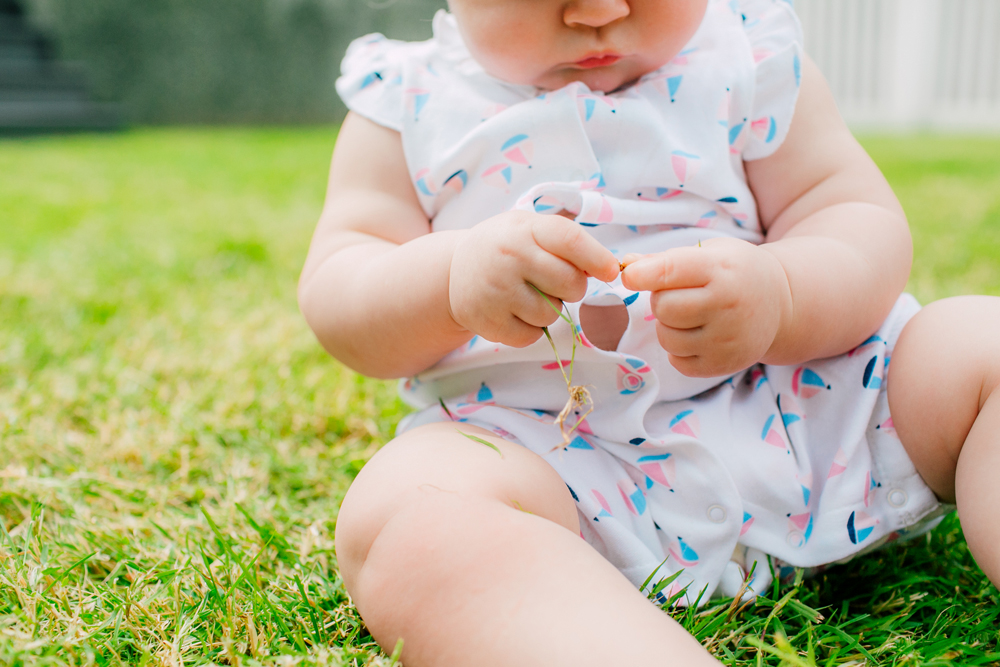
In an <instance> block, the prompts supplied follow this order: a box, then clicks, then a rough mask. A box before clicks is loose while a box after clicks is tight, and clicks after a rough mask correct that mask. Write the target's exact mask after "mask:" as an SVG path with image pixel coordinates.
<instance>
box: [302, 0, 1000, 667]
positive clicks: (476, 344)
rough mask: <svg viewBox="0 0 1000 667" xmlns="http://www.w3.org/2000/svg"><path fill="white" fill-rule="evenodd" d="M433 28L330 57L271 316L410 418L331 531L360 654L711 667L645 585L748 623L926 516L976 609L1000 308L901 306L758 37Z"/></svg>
mask: <svg viewBox="0 0 1000 667" xmlns="http://www.w3.org/2000/svg"><path fill="white" fill-rule="evenodd" d="M450 9H451V13H450V14H449V13H444V12H442V13H439V14H438V16H437V17H435V20H434V38H433V39H431V40H430V41H428V42H424V43H415V44H408V43H400V42H393V41H390V40H386V39H384V38H382V37H381V36H378V35H375V36H369V37H365V38H362V39H360V40H357V41H356V42H355V43H354V44H353V45H352V47H351V49H350V51H349V53H348V56H347V58H346V60H345V62H344V76H343V77H342V78H341V79H340V80H339V81H338V90H339V92H340V94H341V96H342V97H343V98H344V100H345V101H346V103H347V105H348V106H349V107H350V109H351V111H352V113H351V114H350V115H349V116H348V118H347V119H346V121H345V122H344V125H343V128H342V129H341V132H340V136H339V139H338V141H337V147H336V151H335V153H334V157H333V163H332V167H331V170H330V180H329V190H328V194H327V200H326V205H325V207H324V211H323V214H322V217H321V219H320V222H319V226H318V228H317V230H316V234H315V237H314V239H313V243H312V247H311V249H310V252H309V257H308V259H307V261H306V265H305V268H304V270H303V274H302V279H301V283H300V290H299V300H300V303H301V306H302V311H303V313H304V314H305V316H306V319H307V320H308V322H309V324H310V326H311V327H312V329H313V330H314V331H315V333H316V335H317V337H318V338H319V340H320V342H321V343H322V344H323V346H324V347H325V348H326V349H327V350H328V351H329V352H330V353H331V354H332V355H334V356H335V357H336V358H338V359H340V360H341V361H343V362H344V363H345V364H347V365H348V366H350V367H352V368H354V369H356V370H358V371H359V372H361V373H364V374H366V375H370V376H373V377H381V378H400V377H409V379H408V380H407V381H406V382H405V383H404V385H403V393H404V398H406V399H407V400H408V401H409V402H411V403H412V404H413V405H414V406H415V407H416V408H417V411H416V412H415V413H414V414H413V415H411V416H410V417H408V418H407V419H406V420H405V422H404V423H403V424H401V426H400V429H399V433H398V436H397V437H396V438H395V439H394V440H393V441H392V442H390V443H389V444H388V445H386V446H385V447H384V448H383V449H382V450H381V451H379V452H378V453H377V454H376V455H375V456H374V457H373V458H372V460H371V462H370V463H369V464H368V465H367V466H365V468H364V469H363V470H362V471H361V473H360V474H359V475H358V477H357V480H356V481H355V483H354V484H353V486H352V487H351V489H350V491H349V492H348V494H347V497H346V498H345V500H344V503H343V507H342V509H341V512H340V515H339V517H338V521H337V536H336V540H337V542H336V546H337V555H338V560H339V564H340V568H341V572H342V576H343V578H344V583H345V585H346V587H347V589H348V590H349V591H350V593H351V595H352V596H353V598H354V601H355V602H356V604H357V607H358V609H359V611H360V612H361V615H362V616H363V617H364V619H365V622H366V623H367V625H368V628H369V629H370V630H371V632H372V634H373V636H374V637H375V638H376V640H378V642H379V643H380V644H381V645H382V646H383V647H385V648H386V649H388V650H390V651H391V650H392V648H393V647H394V646H395V645H396V643H397V641H398V640H399V639H403V640H404V649H403V660H404V661H405V663H406V664H407V665H408V666H410V667H418V666H421V665H446V666H454V665H464V664H475V665H482V666H487V665H517V666H524V665H625V664H650V665H653V664H656V665H660V664H664V665H674V664H676V665H710V664H717V663H716V662H715V661H714V659H713V658H712V657H711V656H710V655H709V654H708V653H707V652H706V651H705V650H704V649H702V647H701V646H700V645H699V644H698V643H697V642H696V641H694V640H693V639H692V638H691V637H689V636H688V635H686V634H685V633H684V632H683V630H682V629H681V628H680V627H679V626H678V625H677V624H676V623H674V622H673V621H672V620H671V619H670V617H669V616H668V615H666V614H664V613H663V612H662V611H661V610H660V609H658V608H657V607H656V606H655V605H652V604H650V603H649V602H648V601H647V599H646V594H645V593H644V592H641V591H640V590H639V589H640V587H641V586H642V584H643V582H645V581H646V580H647V578H649V577H650V575H651V574H653V573H654V571H655V572H656V574H655V575H654V581H655V580H660V579H661V578H662V577H667V576H669V575H673V574H677V575H678V576H677V578H676V579H674V580H673V582H672V584H671V585H670V586H669V587H666V588H665V589H664V590H662V591H661V592H660V597H659V599H660V601H661V602H668V601H673V600H678V601H680V602H681V603H686V604H693V603H696V602H697V601H698V600H699V598H700V599H701V600H705V599H707V598H708V597H709V596H711V595H713V594H717V595H729V596H737V595H743V596H752V595H753V594H754V593H755V591H760V590H763V589H764V588H765V587H766V586H767V585H768V583H769V582H770V581H771V577H772V576H773V575H774V574H775V573H776V574H778V575H779V576H780V575H781V574H782V569H783V568H785V567H807V568H815V567H821V566H824V565H828V564H831V563H835V562H840V561H844V560H847V559H850V558H852V557H854V556H856V555H858V554H860V553H862V552H864V551H868V550H871V549H874V548H877V547H879V546H881V545H883V544H885V543H887V542H889V541H892V540H894V539H899V538H902V537H906V536H912V535H914V534H919V533H920V532H924V531H927V530H929V529H930V528H932V527H933V526H934V525H935V524H936V522H937V521H939V520H940V517H941V516H942V515H943V514H944V513H945V512H947V511H949V510H950V509H951V508H950V505H951V504H953V503H954V504H957V506H958V511H959V513H960V515H961V518H962V524H963V527H964V529H965V533H966V536H967V539H968V543H969V547H970V548H971V550H972V552H973V554H974V555H975V557H976V559H977V561H978V562H979V564H980V565H981V566H982V568H983V570H984V571H985V572H986V574H987V575H988V576H989V577H990V579H991V580H992V581H993V582H994V583H997V582H1000V548H998V545H1000V522H998V521H997V519H996V512H995V508H996V507H998V506H1000V486H998V485H997V484H996V483H995V482H994V479H993V477H994V475H995V472H996V471H997V470H1000V446H998V445H997V443H996V442H995V440H996V439H995V438H994V437H993V435H992V434H993V433H998V432H1000V398H994V395H995V390H996V388H997V386H998V383H1000V344H998V343H997V342H996V335H995V332H996V331H997V330H998V327H1000V302H998V301H997V300H996V299H992V298H988V297H966V298H958V299H950V300H947V301H943V302H939V303H935V304H932V305H930V306H928V307H927V308H924V309H923V310H921V309H920V308H919V306H918V305H917V304H916V302H915V301H914V299H913V298H912V297H910V296H908V295H901V293H902V290H903V288H904V286H905V284H906V281H907V276H908V273H909V269H910V262H911V254H912V251H911V242H910V236H909V231H908V229H907V223H906V219H905V216H904V214H903V211H902V209H901V207H900V205H899V203H898V201H897V200H896V198H895V196H894V195H893V193H892V191H891V190H890V188H889V186H888V185H887V183H886V181H885V179H884V178H883V177H882V175H881V173H880V172H879V170H878V169H877V167H876V166H875V165H874V164H873V163H872V161H871V160H870V159H869V158H868V156H867V155H866V154H865V152H864V151H863V150H862V149H861V147H860V146H859V145H858V144H857V142H856V141H855V140H854V139H853V138H852V136H851V134H850V133H849V131H848V130H847V128H846V127H845V125H844V123H843V121H842V120H841V118H840V116H839V114H838V112H837V109H836V105H835V104H834V101H833V99H832V97H831V95H830V92H829V90H828V88H827V86H826V84H825V83H824V81H823V78H822V76H821V75H820V74H819V72H818V71H817V69H816V67H815V66H814V65H813V64H812V63H811V62H810V60H809V59H808V58H807V57H805V55H804V54H803V52H802V47H801V30H800V27H799V24H798V21H797V19H796V18H795V16H794V14H793V13H792V10H791V7H790V5H789V4H788V3H787V2H784V1H783V0H451V2H450ZM623 267H624V268H623ZM577 343H579V345H577ZM890 358H891V368H892V373H891V376H890V375H887V373H886V371H887V369H888V367H889V365H890ZM888 377H891V382H887V379H888ZM567 389H571V391H572V393H573V395H574V396H575V398H576V399H577V400H575V401H570V402H569V403H567V401H568V399H569V396H568V394H567ZM581 537H582V538H583V539H580V538H581ZM657 568H659V569H657Z"/></svg>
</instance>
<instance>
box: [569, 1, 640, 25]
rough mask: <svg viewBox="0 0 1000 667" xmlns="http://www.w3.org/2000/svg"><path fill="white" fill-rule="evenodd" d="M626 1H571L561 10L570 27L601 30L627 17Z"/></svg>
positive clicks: (628, 10) (628, 9) (627, 7)
mask: <svg viewBox="0 0 1000 667" xmlns="http://www.w3.org/2000/svg"><path fill="white" fill-rule="evenodd" d="M631 11H632V10H631V9H630V8H629V6H628V0H573V1H572V2H570V3H569V4H567V5H566V9H565V10H563V22H565V23H566V25H568V26H570V27H577V26H587V27H590V28H601V27H604V26H606V25H608V24H609V23H613V22H615V21H617V20H618V19H621V18H624V17H626V16H628V15H629V13H630V12H631Z"/></svg>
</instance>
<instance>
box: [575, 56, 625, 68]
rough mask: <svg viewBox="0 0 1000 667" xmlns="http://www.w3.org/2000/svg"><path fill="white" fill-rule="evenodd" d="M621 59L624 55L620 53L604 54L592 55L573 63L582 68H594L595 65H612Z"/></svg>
mask: <svg viewBox="0 0 1000 667" xmlns="http://www.w3.org/2000/svg"><path fill="white" fill-rule="evenodd" d="M621 59H622V57H621V56H619V55H615V54H609V55H603V56H591V57H590V58H584V59H583V60H578V61H576V62H575V63H573V64H574V65H576V66H577V67H579V68H580V69H594V68H595V67H608V66H610V65H614V64H615V63H616V62H618V61H619V60H621Z"/></svg>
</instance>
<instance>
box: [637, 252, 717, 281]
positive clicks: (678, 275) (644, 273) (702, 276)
mask: <svg viewBox="0 0 1000 667" xmlns="http://www.w3.org/2000/svg"><path fill="white" fill-rule="evenodd" d="M622 264H624V265H625V270H624V271H622V284H623V285H625V287H626V288H628V289H630V290H634V291H636V292H659V291H661V290H675V289H690V288H696V287H704V286H705V285H707V284H708V283H709V282H710V281H711V280H712V273H713V270H714V268H715V262H714V261H713V258H712V256H711V255H710V254H709V253H707V252H705V250H704V249H703V248H698V247H689V248H674V249H673V250H667V251H666V252H661V253H656V254H655V255H646V256H636V255H629V256H627V257H625V260H624V261H623V262H622Z"/></svg>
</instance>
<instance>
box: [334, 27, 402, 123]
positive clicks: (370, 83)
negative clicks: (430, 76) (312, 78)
mask: <svg viewBox="0 0 1000 667" xmlns="http://www.w3.org/2000/svg"><path fill="white" fill-rule="evenodd" d="M417 46H419V44H412V43H409V42H401V41H398V40H394V39H387V38H386V37H385V36H384V35H380V34H378V33H375V34H371V35H365V36H364V37H359V38H358V39H356V40H354V41H353V42H351V45H350V46H349V47H348V48H347V55H346V56H344V61H343V63H342V64H341V66H340V71H341V76H340V78H339V79H337V93H338V94H339V95H340V99H342V100H343V101H344V104H346V105H347V108H348V109H350V110H351V111H353V112H355V113H357V114H359V115H361V116H364V117H365V118H367V119H369V120H371V121H374V122H376V123H378V124H379V125H383V126H385V127H388V128H390V129H393V130H396V131H397V132H399V131H402V129H403V114H404V108H403V63H404V62H405V61H406V60H407V58H409V57H411V56H412V55H413V51H414V47H417Z"/></svg>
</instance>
